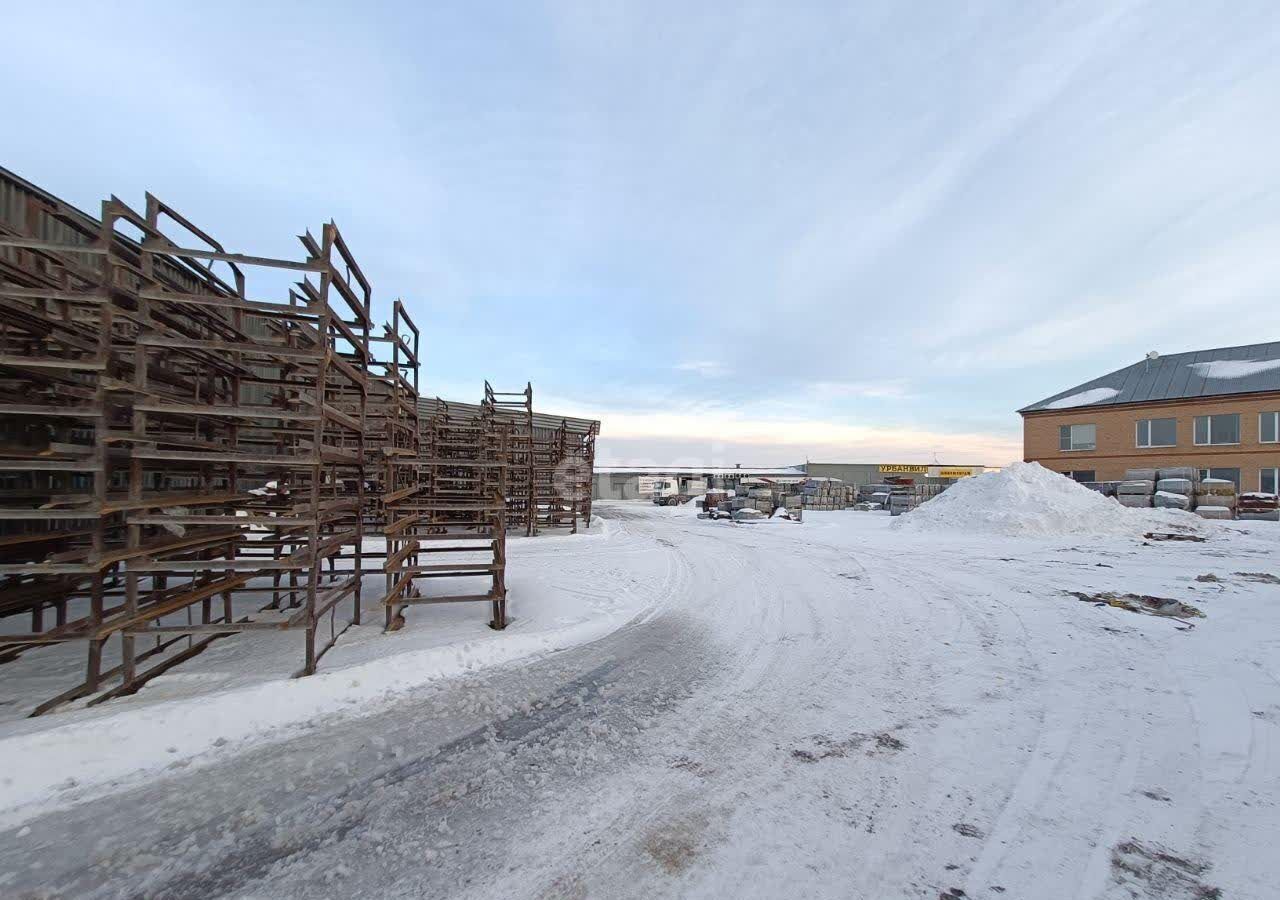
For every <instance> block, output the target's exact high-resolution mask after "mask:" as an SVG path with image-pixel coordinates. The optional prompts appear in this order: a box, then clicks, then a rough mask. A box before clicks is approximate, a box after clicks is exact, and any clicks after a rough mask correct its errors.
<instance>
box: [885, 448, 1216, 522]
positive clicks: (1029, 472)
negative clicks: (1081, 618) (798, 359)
mask: <svg viewBox="0 0 1280 900" xmlns="http://www.w3.org/2000/svg"><path fill="white" fill-rule="evenodd" d="M893 527H894V528H897V529H902V530H906V531H957V532H966V533H970V534H972V533H985V534H1000V535H1007V536H1009V537H1052V536H1055V535H1066V534H1086V535H1094V536H1108V537H1123V536H1135V537H1136V536H1139V535H1141V534H1143V533H1144V532H1147V531H1153V530H1154V531H1168V530H1177V531H1185V532H1188V533H1193V534H1207V533H1210V532H1211V531H1212V525H1211V523H1209V522H1208V521H1206V520H1203V519H1200V518H1199V517H1197V516H1194V515H1192V514H1190V513H1187V512H1184V511H1182V510H1180V509H1130V508H1127V507H1124V506H1121V505H1120V504H1119V503H1117V502H1116V501H1115V500H1112V499H1111V498H1110V497H1104V496H1103V495H1102V494H1099V493H1098V492H1097V491H1092V490H1089V489H1088V488H1086V487H1082V486H1080V485H1079V484H1076V483H1075V482H1074V481H1072V480H1071V479H1070V478H1067V477H1066V476H1064V475H1060V474H1059V473H1057V472H1053V471H1051V470H1049V469H1046V468H1044V467H1043V466H1042V465H1040V464H1039V463H1034V462H1032V463H1027V462H1017V463H1013V464H1012V465H1010V466H1007V467H1005V468H1004V469H1002V470H1001V471H999V472H986V473H983V474H981V475H974V476H972V477H970V478H962V479H961V480H960V481H957V482H956V483H955V484H954V485H952V486H951V487H949V488H947V490H945V491H943V492H942V493H941V494H939V495H938V496H936V497H934V498H933V499H932V500H929V501H927V502H925V503H922V504H921V505H920V506H918V507H916V508H915V509H913V510H911V511H910V512H908V513H906V514H905V515H903V516H902V517H901V518H900V519H898V520H897V521H896V522H894V523H893Z"/></svg>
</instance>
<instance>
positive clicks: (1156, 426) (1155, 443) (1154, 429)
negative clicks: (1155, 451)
mask: <svg viewBox="0 0 1280 900" xmlns="http://www.w3.org/2000/svg"><path fill="white" fill-rule="evenodd" d="M1177 444H1178V420H1177V419H1139V420H1138V446H1139V447H1175V446H1177Z"/></svg>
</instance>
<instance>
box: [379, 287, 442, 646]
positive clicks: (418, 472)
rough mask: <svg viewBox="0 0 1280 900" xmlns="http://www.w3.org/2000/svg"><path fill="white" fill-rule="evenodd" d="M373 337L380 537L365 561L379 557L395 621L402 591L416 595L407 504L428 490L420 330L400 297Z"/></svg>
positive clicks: (391, 618)
mask: <svg viewBox="0 0 1280 900" xmlns="http://www.w3.org/2000/svg"><path fill="white" fill-rule="evenodd" d="M371 341H372V342H373V346H374V347H376V348H378V352H377V353H376V354H375V359H374V360H373V362H372V364H371V365H372V371H371V373H370V377H369V411H368V414H367V416H366V421H367V422H368V427H369V436H368V438H367V441H366V459H367V461H368V463H369V468H368V477H369V479H370V490H369V495H370V501H371V502H366V504H365V505H366V513H365V521H366V528H367V531H368V533H370V534H374V535H381V537H382V541H381V542H380V544H379V543H378V542H372V543H371V544H369V545H367V547H366V551H365V558H364V561H365V562H366V564H368V565H370V566H372V565H374V564H375V560H380V561H381V564H382V572H383V574H384V576H385V579H386V589H385V591H384V593H383V597H382V601H381V602H382V605H383V607H384V612H385V613H386V622H387V625H388V626H391V625H392V623H393V621H398V620H397V616H398V615H399V612H398V610H399V605H398V604H396V603H395V601H396V600H397V599H398V598H399V597H401V596H416V594H415V593H414V587H413V580H412V578H408V579H406V578H405V575H406V574H407V573H405V572H402V571H401V570H402V569H403V568H404V567H405V566H413V565H416V564H417V561H418V557H417V554H416V550H417V546H418V545H417V543H416V542H415V541H414V539H413V525H414V523H415V522H416V521H417V518H416V516H415V515H414V514H413V512H411V511H409V510H407V509H406V506H407V505H408V504H411V503H413V502H414V501H415V500H418V499H421V498H422V497H423V496H424V494H425V493H426V490H427V485H426V482H425V479H424V478H423V477H422V467H421V466H420V465H419V459H420V457H421V456H422V427H421V417H420V413H419V406H418V371H419V361H418V353H419V344H420V336H419V332H418V328H417V326H416V325H414V323H413V320H412V319H410V318H409V315H408V313H407V312H406V311H405V308H404V304H403V303H402V302H401V301H399V300H397V301H396V302H395V303H394V304H393V305H392V317H391V322H390V323H387V324H384V326H383V333H382V335H381V336H380V337H376V338H371ZM397 627H398V626H397Z"/></svg>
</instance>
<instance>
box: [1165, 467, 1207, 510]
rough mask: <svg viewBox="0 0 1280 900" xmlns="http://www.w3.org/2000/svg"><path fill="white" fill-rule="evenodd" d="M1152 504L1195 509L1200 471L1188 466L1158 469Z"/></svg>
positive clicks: (1169, 507) (1171, 507)
mask: <svg viewBox="0 0 1280 900" xmlns="http://www.w3.org/2000/svg"><path fill="white" fill-rule="evenodd" d="M1156 474H1157V476H1158V477H1157V480H1156V493H1155V498H1154V505H1155V506H1157V507H1160V508H1162V509H1185V510H1191V509H1195V505H1196V490H1197V488H1198V487H1199V484H1200V473H1199V471H1197V470H1196V469H1194V468H1191V467H1189V466H1182V467H1177V468H1171V469H1160V470H1159V472H1157V473H1156Z"/></svg>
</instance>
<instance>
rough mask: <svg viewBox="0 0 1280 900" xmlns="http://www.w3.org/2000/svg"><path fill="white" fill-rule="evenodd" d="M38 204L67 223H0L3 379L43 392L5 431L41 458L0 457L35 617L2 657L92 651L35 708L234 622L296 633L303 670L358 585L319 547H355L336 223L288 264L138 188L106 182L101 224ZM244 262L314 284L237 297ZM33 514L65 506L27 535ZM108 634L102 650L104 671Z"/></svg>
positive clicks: (362, 351) (331, 551)
mask: <svg viewBox="0 0 1280 900" xmlns="http://www.w3.org/2000/svg"><path fill="white" fill-rule="evenodd" d="M30 193H31V195H32V196H33V197H37V198H38V192H35V191H32V192H30ZM39 199H41V200H43V201H45V202H46V203H48V202H49V198H39ZM37 205H39V204H38V203H37ZM47 212H48V214H49V215H50V216H51V217H52V218H53V219H54V220H55V221H59V222H64V223H69V222H76V225H75V226H74V227H69V228H62V229H58V230H56V233H55V239H53V240H50V239H47V238H43V237H39V238H32V237H30V236H23V237H14V236H11V235H6V236H5V237H4V238H3V239H0V242H3V243H5V244H7V245H8V246H9V247H10V248H11V249H10V251H9V252H8V253H7V261H13V262H15V264H16V268H19V269H26V270H27V272H26V274H15V272H14V271H12V270H10V269H8V268H7V267H6V270H5V272H4V276H5V277H4V284H3V287H0V292H2V293H3V294H4V298H3V300H4V311H5V322H6V326H7V327H6V328H5V334H6V338H7V344H6V350H9V349H17V347H18V346H19V345H22V346H23V351H22V353H23V355H24V356H26V357H27V359H28V361H29V362H28V366H27V367H26V368H24V367H22V366H12V365H10V366H8V367H7V368H6V372H7V373H8V374H9V375H10V378H9V380H8V381H7V382H6V385H7V387H8V389H9V390H10V391H11V392H17V393H25V394H26V396H28V397H40V401H41V402H37V403H34V404H28V406H29V409H28V410H27V411H26V412H25V413H22V414H23V415H27V416H28V418H27V420H26V421H25V423H24V426H23V427H22V429H21V434H20V435H17V437H18V440H17V441H16V442H15V446H21V447H25V448H33V447H40V446H41V445H42V444H43V445H45V446H44V447H43V449H42V450H40V451H38V452H40V453H44V454H45V456H44V458H43V459H28V460H26V461H25V463H23V464H19V463H18V461H17V460H16V459H13V458H11V460H10V464H9V465H8V466H7V469H8V471H9V472H11V473H13V475H14V477H16V479H17V480H18V481H20V482H22V483H23V486H24V488H25V490H23V491H19V492H16V493H11V494H10V496H11V498H13V499H16V498H17V496H21V497H22V499H21V500H20V501H19V502H18V503H16V505H15V508H13V509H11V510H9V511H7V512H6V513H5V514H4V515H3V518H2V519H0V521H3V522H4V523H5V526H6V527H5V531H6V534H5V539H6V541H9V542H10V543H11V544H12V545H13V546H24V547H27V548H28V550H27V552H25V553H23V554H22V555H21V558H20V559H15V558H14V557H13V556H12V555H11V556H9V558H8V562H7V563H6V565H5V568H4V570H3V574H4V576H5V577H6V579H7V580H8V582H9V584H7V585H6V587H14V588H18V589H19V590H20V593H22V594H25V595H27V596H30V597H31V599H32V602H31V604H30V606H31V613H32V624H33V626H34V627H33V629H32V631H31V633H30V634H28V635H23V636H13V635H10V636H8V637H7V638H6V644H7V645H8V646H7V652H6V654H5V658H6V659H12V658H14V657H15V656H16V655H17V654H18V653H20V652H21V650H22V649H24V648H26V647H29V646H31V645H32V644H36V643H48V642H61V641H65V640H76V639H80V640H85V641H87V643H88V647H89V656H88V662H87V666H86V676H85V679H84V681H83V682H82V683H80V684H79V685H77V686H75V687H73V688H71V689H70V690H68V691H65V692H63V693H62V694H60V695H58V696H57V697H55V698H53V699H52V700H50V701H48V702H46V703H43V704H41V705H40V706H38V707H37V708H36V709H35V714H38V713H40V712H44V711H47V710H48V709H51V708H53V707H54V706H57V705H59V704H61V703H63V702H66V701H69V700H73V699H77V698H81V697H86V696H89V695H97V696H95V697H94V698H93V700H92V702H101V701H102V700H104V699H108V698H110V697H112V696H117V695H120V694H124V693H130V692H133V691H135V690H137V689H138V688H139V687H140V686H141V685H142V684H144V683H145V682H146V681H147V680H148V679H150V678H152V677H155V676H156V675H158V674H160V673H162V672H164V671H167V670H168V669H169V668H171V667H172V666H174V665H177V664H178V663H180V662H182V661H184V660H186V659H189V658H191V657H192V656H195V655H196V654H198V653H200V652H201V651H202V650H203V649H204V648H205V647H207V646H208V645H209V643H211V642H212V641H215V640H217V639H219V638H222V637H225V636H227V635H229V634H233V633H236V632H242V631H251V630H258V629H269V630H273V631H274V630H285V629H298V630H301V631H303V632H304V634H305V641H304V663H303V667H302V670H301V674H310V673H311V672H314V671H315V666H316V662H317V661H318V659H319V657H320V656H321V655H322V654H323V653H324V651H325V650H326V649H328V647H330V646H332V643H333V641H334V640H336V637H337V634H338V633H340V629H339V627H338V625H337V622H336V613H337V609H338V607H339V604H341V603H342V602H343V601H344V600H350V601H351V603H352V616H351V621H353V622H354V621H358V620H359V602H360V589H359V579H358V578H356V577H355V575H354V574H353V573H351V572H349V571H343V570H340V569H339V566H338V560H339V559H340V558H342V557H347V558H350V559H352V560H353V565H354V566H356V567H358V566H359V552H360V551H359V548H360V545H361V516H360V509H361V502H362V499H363V498H362V493H363V468H364V459H363V452H362V451H363V447H362V442H363V435H364V422H363V412H364V398H365V392H366V382H365V372H364V369H363V363H364V361H365V360H366V359H367V352H368V338H367V336H368V325H369V295H370V289H369V286H368V283H367V282H366V281H365V280H364V278H363V276H362V275H360V273H359V267H358V266H357V265H356V263H355V261H354V258H353V257H352V255H351V254H350V251H349V250H348V249H347V248H346V246H345V244H344V243H343V241H342V237H341V235H340V234H339V232H338V230H337V228H336V226H334V225H332V224H329V225H326V226H324V229H323V233H322V235H323V236H322V239H321V241H316V240H314V239H313V238H312V237H311V236H310V235H309V234H308V235H305V236H304V237H303V238H302V242H303V245H304V248H305V249H306V251H307V256H306V258H305V259H303V260H300V261H294V260H276V259H266V258H261V257H247V256H242V255H239V254H229V253H226V252H225V251H224V250H223V248H222V247H221V245H219V244H218V243H217V242H216V241H215V240H213V239H212V238H211V237H209V236H208V235H207V234H205V233H204V232H202V231H201V230H200V229H198V228H197V227H196V226H194V225H192V224H191V223H190V222H189V221H188V220H187V219H185V218H184V217H183V216H181V215H180V214H178V213H177V212H176V211H174V210H173V209H172V208H170V207H168V206H166V205H165V204H163V203H161V202H160V201H159V200H157V199H156V198H155V197H152V196H150V195H148V197H147V207H146V213H145V215H144V214H139V213H138V212H136V211H134V210H132V209H131V208H129V207H128V206H126V205H125V204H123V203H122V202H120V201H119V200H116V199H114V198H112V199H111V200H109V201H106V202H105V203H104V204H103V207H102V218H101V220H100V221H99V222H98V223H93V222H92V220H88V217H85V216H84V215H83V214H79V213H74V211H71V210H67V209H58V208H55V209H53V210H52V211H47ZM36 219H37V220H38V217H36ZM36 224H39V223H38V221H37V223H36ZM95 228H96V230H97V234H96V235H95V236H94V240H93V241H92V243H91V244H86V243H85V242H84V238H85V237H87V236H89V235H90V234H92V233H93V232H94V231H95ZM42 230H43V229H42ZM170 232H177V233H178V234H179V235H180V240H181V241H182V242H183V244H186V243H195V244H196V246H194V247H187V246H183V245H180V244H178V243H175V242H174V241H173V240H171V239H170V237H169V233H170ZM86 252H90V253H92V254H93V256H94V257H96V259H95V261H94V262H93V263H92V264H91V265H90V266H89V268H87V269H86V268H85V267H84V265H83V260H84V254H85V253H86ZM64 260H71V261H74V262H72V263H71V264H70V265H66V264H64V262H63V261H64ZM24 263H25V265H24ZM215 269H216V271H215ZM246 269H268V270H276V271H280V270H283V271H298V272H303V273H306V276H315V278H316V281H315V283H312V282H311V281H310V279H309V277H304V282H303V284H302V285H300V288H301V293H299V292H296V291H290V292H289V296H288V300H287V302H272V301H268V300H259V299H255V300H249V299H247V294H246V277H245V274H244V271H245V270H246ZM217 272H222V273H224V276H225V277H223V276H220V275H219V274H217ZM45 276H47V277H45ZM41 277H45V283H44V284H33V283H32V282H33V281H34V282H38V281H40V280H41ZM55 285H56V286H55ZM331 301H334V302H339V301H340V302H341V303H342V304H344V305H345V306H346V307H347V308H348V311H349V313H350V315H351V316H352V320H351V322H350V323H348V322H346V321H344V320H343V319H342V318H341V316H339V315H338V314H337V312H336V311H335V309H333V308H332V307H331V306H330V303H331ZM89 335H93V336H94V341H93V342H88V341H87V338H88V337H89ZM91 347H92V348H93V349H92V351H91V349H90V348H91ZM42 355H43V357H44V358H43V359H42V358H41V356H42ZM7 356H8V354H6V358H7ZM33 356H34V359H33ZM31 363H35V365H31ZM353 412H354V413H355V414H353ZM77 423H79V424H77ZM86 426H88V427H86ZM58 436H67V437H68V440H65V441H64V440H58V441H54V440H52V438H53V437H58ZM63 455H65V458H63ZM42 463H43V464H42ZM48 463H56V464H57V465H56V466H50V465H48ZM51 472H56V473H58V474H57V475H54V476H52V477H50V475H48V474H45V473H51ZM67 476H70V477H67ZM60 482H61V483H60ZM261 485H269V486H270V487H267V488H263V487H261ZM41 488H43V489H44V493H43V495H42V494H41V493H40V490H41ZM41 519H45V520H48V519H56V520H58V521H60V522H67V523H75V524H74V526H73V527H72V528H71V529H70V530H69V531H67V532H63V533H62V534H60V535H59V537H58V539H57V540H55V541H52V542H45V543H40V542H39V540H43V539H42V538H41V539H35V538H33V537H32V535H33V534H36V533H38V532H39V531H40V530H41V528H39V527H30V523H32V522H35V521H39V520H41ZM23 523H26V524H27V527H24V525H23ZM41 524H42V525H43V523H41ZM45 527H47V526H45ZM51 579H52V580H51ZM59 579H61V581H59ZM57 584H60V586H61V589H62V599H60V600H59V599H56V597H54V598H51V596H50V592H49V590H48V589H49V588H50V587H52V586H54V585H57ZM10 596H12V595H10ZM51 601H52V602H51ZM49 606H52V608H53V610H54V616H55V623H56V624H55V625H54V627H52V628H45V627H44V621H43V618H44V617H43V614H42V613H41V610H42V609H45V608H48V607H49ZM71 607H74V612H72V611H69V608H71ZM326 619H327V620H328V624H329V630H330V634H329V638H328V639H327V640H326V641H324V643H323V646H318V643H317V639H318V637H319V632H320V628H321V626H322V625H323V624H324V623H325V620H326ZM116 636H118V637H119V663H118V665H116V666H114V667H112V668H109V669H104V668H103V651H104V648H105V645H106V643H107V642H108V641H109V640H110V639H112V638H114V637H116ZM110 682H115V684H114V686H113V687H109V688H108V687H107V685H108V683H110Z"/></svg>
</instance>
